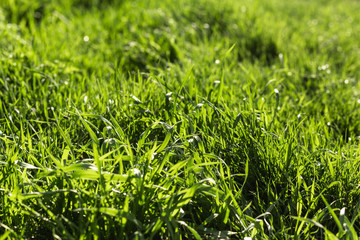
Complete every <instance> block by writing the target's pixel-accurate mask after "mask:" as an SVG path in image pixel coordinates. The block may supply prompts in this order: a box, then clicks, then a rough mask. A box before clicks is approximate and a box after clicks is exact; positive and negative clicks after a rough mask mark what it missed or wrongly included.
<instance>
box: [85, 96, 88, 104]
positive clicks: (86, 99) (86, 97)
mask: <svg viewBox="0 0 360 240" xmlns="http://www.w3.org/2000/svg"><path fill="white" fill-rule="evenodd" d="M87 101H88V96H85V97H84V103H85V104H86V103H87Z"/></svg>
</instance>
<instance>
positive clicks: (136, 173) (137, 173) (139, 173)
mask: <svg viewBox="0 0 360 240" xmlns="http://www.w3.org/2000/svg"><path fill="white" fill-rule="evenodd" d="M131 173H132V174H134V176H135V177H141V172H140V170H139V169H137V168H133V169H131Z"/></svg>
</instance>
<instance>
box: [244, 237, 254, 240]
mask: <svg viewBox="0 0 360 240" xmlns="http://www.w3.org/2000/svg"><path fill="white" fill-rule="evenodd" d="M244 240H252V238H251V237H244Z"/></svg>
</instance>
